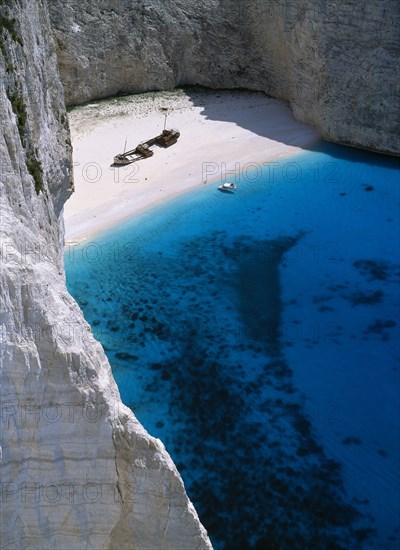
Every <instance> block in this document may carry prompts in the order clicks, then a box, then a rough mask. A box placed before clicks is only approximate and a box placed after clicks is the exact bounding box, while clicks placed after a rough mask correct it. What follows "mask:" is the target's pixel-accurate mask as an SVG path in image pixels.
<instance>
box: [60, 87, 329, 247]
mask: <svg viewBox="0 0 400 550" xmlns="http://www.w3.org/2000/svg"><path fill="white" fill-rule="evenodd" d="M163 108H167V109H168V112H167V128H171V127H172V128H175V127H176V128H177V129H178V130H179V131H180V133H181V136H180V138H179V140H178V143H177V144H176V145H174V146H172V147H170V148H168V149H161V148H158V147H155V148H154V152H155V154H154V156H153V157H151V158H149V159H145V160H140V161H139V162H136V163H133V164H130V165H128V166H125V167H119V168H116V167H112V166H111V165H112V163H113V158H114V156H115V155H116V154H118V153H122V152H123V149H124V144H125V140H126V139H127V150H129V149H132V148H134V147H136V145H137V144H138V143H140V142H142V141H145V140H147V139H149V138H151V137H153V136H155V135H157V134H159V133H160V132H161V131H162V129H163V126H164V120H165V119H164V111H162V109H163ZM69 122H70V128H71V138H72V142H73V146H74V181H75V193H74V194H73V195H72V197H71V198H70V199H69V200H68V201H67V203H66V204H65V207H64V219H65V227H66V242H67V244H68V243H73V242H81V241H83V240H86V239H88V238H89V237H91V236H93V235H95V234H96V233H99V232H101V231H104V230H106V229H109V228H110V227H112V226H113V225H115V224H116V223H119V222H121V221H123V220H125V219H127V218H129V217H130V216H132V215H133V214H135V213H137V212H139V211H140V210H142V209H145V208H148V207H149V206H151V205H154V204H157V203H158V202H160V201H163V200H166V199H168V198H170V197H173V196H176V195H178V194H180V193H182V192H185V191H187V190H189V189H192V188H194V187H198V186H199V185H203V184H204V183H206V184H207V183H210V182H212V181H217V180H218V179H220V178H224V177H225V178H226V179H227V180H229V179H232V176H233V177H235V178H237V177H238V176H239V177H240V175H242V177H243V178H244V179H245V178H246V176H247V173H248V172H250V171H251V170H252V169H254V168H255V167H257V166H258V165H260V166H262V165H263V163H264V162H267V161H271V160H273V159H279V158H282V157H286V156H288V155H290V154H293V153H296V152H299V151H301V149H302V148H304V147H307V146H308V145H310V144H312V143H314V142H316V141H317V140H318V139H319V137H318V134H317V132H316V131H315V130H314V129H313V128H311V127H309V126H306V125H304V124H301V123H299V122H297V121H296V120H295V119H294V118H293V114H292V112H291V110H290V108H289V107H288V106H287V105H285V104H284V103H282V102H280V101H277V100H275V99H270V98H268V97H266V96H265V95H264V94H262V93H259V92H235V91H221V92H212V91H207V90H201V91H199V90H192V91H190V92H188V91H184V90H174V91H171V92H156V93H148V94H137V95H134V96H126V97H121V98H114V99H109V100H103V101H99V102H91V103H89V104H87V105H85V106H83V107H78V108H74V109H72V110H71V111H70V113H69ZM289 170H290V168H289ZM232 172H233V173H234V174H233V173H232ZM235 174H236V175H235ZM290 176H292V177H293V175H292V174H289V177H290Z"/></svg>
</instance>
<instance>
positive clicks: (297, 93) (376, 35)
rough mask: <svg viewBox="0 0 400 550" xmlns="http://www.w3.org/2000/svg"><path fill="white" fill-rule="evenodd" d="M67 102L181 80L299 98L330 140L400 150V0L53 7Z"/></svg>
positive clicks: (131, 0)
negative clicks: (399, 31) (395, 0)
mask: <svg viewBox="0 0 400 550" xmlns="http://www.w3.org/2000/svg"><path fill="white" fill-rule="evenodd" d="M48 3H49V8H50V13H51V21H52V27H53V31H54V35H55V38H56V44H57V53H58V59H59V64H60V73H61V80H62V83H63V85H64V88H65V94H66V100H67V103H70V104H76V103H83V102H85V101H89V100H91V99H97V98H102V97H107V96H113V95H116V94H118V93H129V92H139V91H140V92H141V91H148V90H160V89H167V88H173V87H174V86H182V85H195V84H198V85H202V86H208V87H211V88H235V87H244V88H249V89H253V90H259V91H264V92H266V93H267V94H269V95H271V96H273V97H276V98H278V99H283V100H286V101H288V102H290V105H291V107H292V109H293V112H294V115H295V116H296V118H297V119H298V120H300V121H302V122H306V123H308V124H311V125H313V126H315V127H316V128H317V130H318V132H319V133H320V134H321V136H322V137H323V138H326V139H328V140H331V141H335V142H338V143H343V144H348V145H353V146H356V147H361V148H364V149H370V150H374V151H380V152H383V153H388V154H397V155H398V154H400V104H399V101H398V98H399V96H400V66H399V63H398V61H397V60H398V57H399V55H400V39H399V33H398V28H399V26H400V10H399V7H398V3H397V2H393V0H369V1H368V2H359V1H358V0H345V1H342V0H333V1H330V2H326V1H325V0H296V2H294V1H293V0H201V1H199V0H101V1H94V0H80V1H79V2H77V1H76V0H63V1H62V2H60V1H58V0H51V1H49V2H48Z"/></svg>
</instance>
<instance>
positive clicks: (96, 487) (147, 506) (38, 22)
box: [0, 0, 211, 550]
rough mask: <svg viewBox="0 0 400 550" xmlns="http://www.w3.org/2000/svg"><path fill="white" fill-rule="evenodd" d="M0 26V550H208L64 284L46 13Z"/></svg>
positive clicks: (59, 134) (67, 175)
mask: <svg viewBox="0 0 400 550" xmlns="http://www.w3.org/2000/svg"><path fill="white" fill-rule="evenodd" d="M0 27H1V28H0V33H1V34H0V47H1V48H0V77H1V78H0V120H1V128H0V186H1V188H0V200H1V204H0V208H1V210H0V213H1V295H0V300H1V304H0V315H1V374H0V382H1V399H2V408H1V451H2V461H1V511H0V514H1V515H0V517H1V522H0V528H1V532H0V534H1V548H7V550H13V549H18V550H21V549H25V548H29V549H37V550H39V549H40V550H44V549H47V548H48V549H53V550H54V549H55V550H57V549H60V550H61V549H62V550H65V549H68V550H70V549H71V550H72V549H74V548H94V549H96V550H100V549H116V550H117V549H118V550H120V549H122V550H123V549H127V550H128V549H129V550H132V549H139V550H140V549H149V548H151V549H155V548H157V549H171V550H172V549H173V550H177V549H182V550H184V549H203V548H204V549H205V548H211V544H210V542H209V539H208V537H207V534H206V532H205V530H204V528H203V527H202V525H201V524H200V522H199V519H198V517H197V514H196V512H195V510H194V508H193V506H192V504H191V503H190V501H189V499H188V497H187V495H186V493H185V489H184V487H183V483H182V480H181V478H180V476H179V474H178V472H177V470H176V468H175V466H174V464H173V462H172V460H171V458H170V457H169V455H168V453H167V452H166V450H165V448H164V446H163V444H162V443H161V442H160V441H159V440H157V439H154V438H152V437H150V436H149V434H148V433H147V432H146V431H145V430H144V429H143V427H142V426H141V425H140V424H139V423H138V421H137V420H136V419H135V417H134V415H133V414H132V412H131V411H130V410H129V409H128V408H126V407H125V406H124V405H123V404H122V403H121V401H120V397H119V393H118V389H117V387H116V385H115V382H114V380H113V378H112V374H111V369H110V366H109V364H108V361H107V359H106V357H105V355H104V352H103V349H102V347H101V346H100V344H99V343H98V342H97V341H96V340H95V339H94V337H93V336H92V334H91V332H90V327H89V326H88V325H87V323H86V322H85V320H84V318H83V316H82V313H81V311H80V309H79V307H78V306H77V304H76V302H75V301H74V300H73V299H72V297H71V296H70V295H69V294H68V292H67V289H66V286H65V276H64V271H63V261H62V241H63V230H62V216H61V213H62V207H63V204H64V202H65V200H66V199H67V197H68V196H69V195H70V194H71V192H72V182H71V148H70V144H69V131H68V123H67V118H66V112H65V105H64V96H63V90H62V87H61V84H60V81H59V76H58V69H57V60H56V52H55V47H54V44H53V41H52V39H51V34H50V26H49V18H48V13H47V8H46V6H45V5H44V4H43V2H41V1H39V0H37V1H36V0H15V1H14V0H10V1H7V2H3V1H2V2H0Z"/></svg>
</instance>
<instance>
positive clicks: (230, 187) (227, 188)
mask: <svg viewBox="0 0 400 550" xmlns="http://www.w3.org/2000/svg"><path fill="white" fill-rule="evenodd" d="M218 189H219V190H220V191H234V190H235V189H236V185H235V184H234V183H230V182H228V181H227V182H225V183H222V184H221V185H220V186H219V187H218Z"/></svg>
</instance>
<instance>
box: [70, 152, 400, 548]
mask: <svg viewBox="0 0 400 550" xmlns="http://www.w3.org/2000/svg"><path fill="white" fill-rule="evenodd" d="M229 179H230V180H232V177H230V178H229ZM237 185H238V189H237V191H236V192H235V193H233V194H228V193H221V192H218V191H217V189H216V187H217V184H215V185H212V184H211V185H207V186H204V187H202V188H201V189H199V190H196V191H192V192H190V193H188V194H185V195H183V196H181V197H179V198H177V199H174V200H172V201H170V202H168V203H165V204H163V205H161V206H158V207H156V208H153V209H151V210H148V211H146V212H144V213H142V214H140V215H138V216H136V217H135V219H133V220H130V221H129V222H127V223H125V224H123V225H121V226H119V227H118V228H115V229H113V230H112V231H110V232H107V233H105V234H103V235H101V236H99V237H98V238H96V240H95V241H92V242H90V243H86V244H85V245H82V246H80V247H72V248H71V247H70V248H68V249H66V253H65V264H66V271H67V282H68V287H69V290H70V291H71V293H72V295H73V296H74V297H75V298H76V300H77V301H78V303H79V304H80V306H81V307H82V309H83V311H84V314H85V317H86V319H87V320H88V322H89V323H90V324H91V326H92V329H93V332H94V334H95V335H96V337H97V338H98V339H99V340H100V341H101V343H102V344H103V347H104V349H105V351H106V353H107V356H108V358H109V360H110V363H111V365H112V368H113V373H114V377H115V379H116V381H117V384H118V386H119V389H120V392H121V397H122V400H123V401H124V402H125V403H126V404H127V405H128V406H129V407H131V409H132V410H133V411H134V412H135V414H136V415H137V417H138V419H139V420H140V421H141V422H142V423H143V425H144V426H145V427H146V429H147V430H148V431H149V432H150V433H151V434H152V435H154V436H156V437H159V438H160V439H162V441H163V442H164V443H165V445H166V447H167V450H168V451H169V453H170V454H171V456H172V457H173V459H174V461H175V463H176V464H177V466H178V469H179V471H180V473H181V475H182V477H183V479H184V481H185V485H186V488H187V492H188V494H189V496H190V498H191V499H192V501H193V502H194V504H195V506H196V508H197V510H198V512H199V515H200V518H201V520H202V521H203V523H204V525H205V526H206V528H207V530H208V531H209V534H210V537H211V539H212V541H213V543H214V545H215V547H216V548H224V549H235V548H238V549H239V548H240V549H246V548H258V549H261V548H262V549H264V548H279V549H285V548H293V549H297V548H298V549H305V548H388V549H389V548H393V549H394V548H397V547H398V544H399V540H400V531H399V526H398V519H397V518H398V514H399V512H400V510H399V496H400V495H399V456H400V454H399V445H398V428H399V412H400V406H399V368H398V367H399V365H398V360H399V333H398V313H399V292H398V288H399V287H398V282H399V256H400V254H399V244H398V234H397V232H398V228H399V219H398V218H399V216H398V214H399V172H398V164H397V162H396V161H395V160H393V159H388V158H385V157H382V156H377V155H372V154H367V153H363V152H359V151H356V150H352V149H347V148H343V147H339V146H334V145H331V144H326V143H323V144H320V145H318V146H317V147H316V148H315V149H314V150H312V151H307V152H303V153H301V154H298V155H296V156H292V157H290V158H287V159H283V160H280V161H276V162H275V163H274V164H269V165H267V164H265V165H261V166H258V167H255V166H253V167H249V166H248V167H243V168H242V170H241V171H240V173H239V174H238V177H237Z"/></svg>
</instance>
